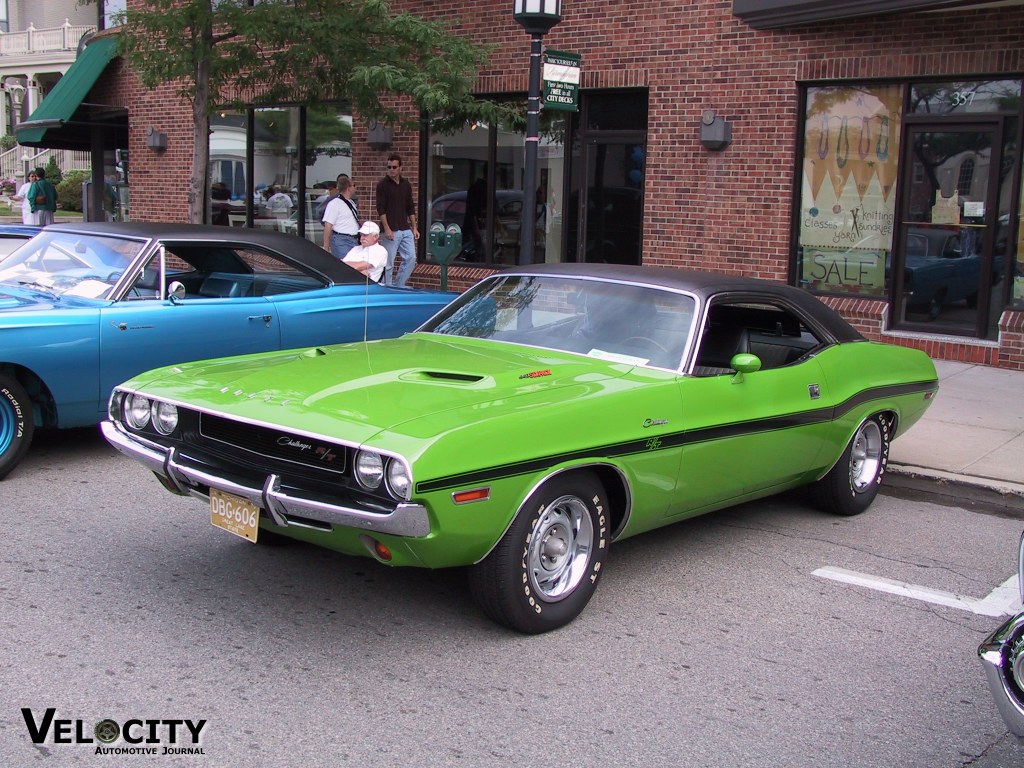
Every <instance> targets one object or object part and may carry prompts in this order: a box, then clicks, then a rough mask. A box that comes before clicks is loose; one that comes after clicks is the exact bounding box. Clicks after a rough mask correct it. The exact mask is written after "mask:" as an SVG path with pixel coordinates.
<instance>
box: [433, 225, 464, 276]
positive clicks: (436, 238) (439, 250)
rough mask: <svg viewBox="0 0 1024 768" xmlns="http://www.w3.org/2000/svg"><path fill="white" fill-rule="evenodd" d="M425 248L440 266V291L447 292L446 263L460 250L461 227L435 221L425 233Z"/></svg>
mask: <svg viewBox="0 0 1024 768" xmlns="http://www.w3.org/2000/svg"><path fill="white" fill-rule="evenodd" d="M427 247H428V250H429V251H430V255H431V257H433V259H434V261H436V262H437V263H438V264H440V265H441V290H442V291H446V290H448V262H449V261H451V260H452V259H453V258H454V257H455V255H456V254H457V253H459V251H461V250H462V227H460V226H459V225H458V224H449V225H448V227H447V228H445V226H444V222H440V221H435V222H434V223H433V224H431V225H430V230H429V231H428V233H427Z"/></svg>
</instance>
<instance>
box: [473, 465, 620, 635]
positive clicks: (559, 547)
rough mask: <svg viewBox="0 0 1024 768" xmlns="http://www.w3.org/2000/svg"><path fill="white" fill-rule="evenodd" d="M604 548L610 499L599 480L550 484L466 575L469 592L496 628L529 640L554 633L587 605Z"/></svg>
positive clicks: (588, 476) (582, 476) (585, 476)
mask: <svg viewBox="0 0 1024 768" xmlns="http://www.w3.org/2000/svg"><path fill="white" fill-rule="evenodd" d="M608 542H609V526H608V504H607V497H606V496H605V492H604V487H603V486H602V485H601V482H600V481H599V480H598V479H597V477H596V476H595V475H594V474H593V473H590V472H577V473H573V474H570V475H564V476H559V477H555V478H553V479H551V480H549V481H548V482H547V483H545V484H544V485H543V486H541V487H540V488H539V489H538V490H537V491H535V492H534V494H533V495H532V496H531V497H530V498H529V499H528V500H527V502H526V503H525V504H524V505H523V506H522V507H521V508H520V510H519V513H518V514H517V515H516V517H515V519H514V520H513V521H512V525H510V526H509V528H508V530H507V531H506V532H505V535H504V536H503V537H502V538H501V540H500V541H499V542H498V544H497V546H496V547H495V548H494V549H493V550H492V551H491V553H490V554H489V555H488V556H487V557H486V558H484V560H483V561H481V562H480V563H478V564H477V565H474V566H473V567H472V568H471V569H470V590H471V591H472V594H473V597H474V599H475V600H476V602H477V604H478V605H479V606H480V608H481V609H482V610H483V611H484V613H485V614H487V616H489V617H490V618H491V619H493V620H494V621H496V622H498V623H499V624H503V625H505V626H506V627H509V628H511V629H514V630H517V631H519V632H525V633H528V634H538V633H541V632H548V631H550V630H552V629H558V628H559V627H562V626H564V625H566V624H568V623H569V622H570V621H572V620H573V619H574V618H576V617H577V616H578V615H579V614H580V612H581V611H582V610H583V608H584V607H585V606H586V605H587V603H588V602H589V601H590V598H591V596H592V595H593V594H594V590H595V589H596V588H597V582H598V579H599V577H600V575H601V570H602V568H603V566H604V561H605V558H606V557H607V554H608Z"/></svg>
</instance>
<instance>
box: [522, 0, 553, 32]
mask: <svg viewBox="0 0 1024 768" xmlns="http://www.w3.org/2000/svg"><path fill="white" fill-rule="evenodd" d="M512 18H513V19H515V20H516V21H517V22H519V24H520V25H521V26H522V28H523V29H525V30H526V31H527V32H529V33H530V34H531V35H545V34H547V33H548V32H549V31H551V28H552V27H553V26H555V24H557V23H558V22H560V21H561V20H562V0H512Z"/></svg>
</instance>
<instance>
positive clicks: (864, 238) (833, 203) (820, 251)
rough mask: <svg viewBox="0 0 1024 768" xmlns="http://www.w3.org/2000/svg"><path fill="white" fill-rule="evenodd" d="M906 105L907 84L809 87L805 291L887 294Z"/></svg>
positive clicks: (803, 191)
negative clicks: (902, 126)
mask: <svg viewBox="0 0 1024 768" xmlns="http://www.w3.org/2000/svg"><path fill="white" fill-rule="evenodd" d="M902 104H903V88H902V86H900V85H892V84H890V85H885V84H863V85H842V86H815V87H810V88H808V89H807V95H806V109H805V113H804V126H803V154H802V159H803V167H802V172H801V174H800V182H801V185H800V202H799V216H800V218H799V224H798V234H797V275H798V280H799V284H800V285H801V286H803V287H805V288H808V289H811V290H814V291H822V292H830V293H851V294H857V295H862V296H874V297H878V298H884V297H885V296H886V290H887V282H886V280H887V270H888V268H889V265H890V264H891V254H892V247H893V231H894V225H895V222H896V181H897V168H898V166H899V157H900V153H899V149H900V128H901V123H902ZM915 172H916V169H915Z"/></svg>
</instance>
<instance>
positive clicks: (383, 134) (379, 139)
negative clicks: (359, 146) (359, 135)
mask: <svg viewBox="0 0 1024 768" xmlns="http://www.w3.org/2000/svg"><path fill="white" fill-rule="evenodd" d="M366 128H367V131H366V143H367V144H369V145H370V146H371V147H372V148H373V149H375V150H377V151H378V152H384V151H386V150H388V149H391V128H390V127H388V126H386V125H383V124H381V123H378V122H377V121H376V120H372V121H370V123H368V124H367V126H366Z"/></svg>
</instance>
